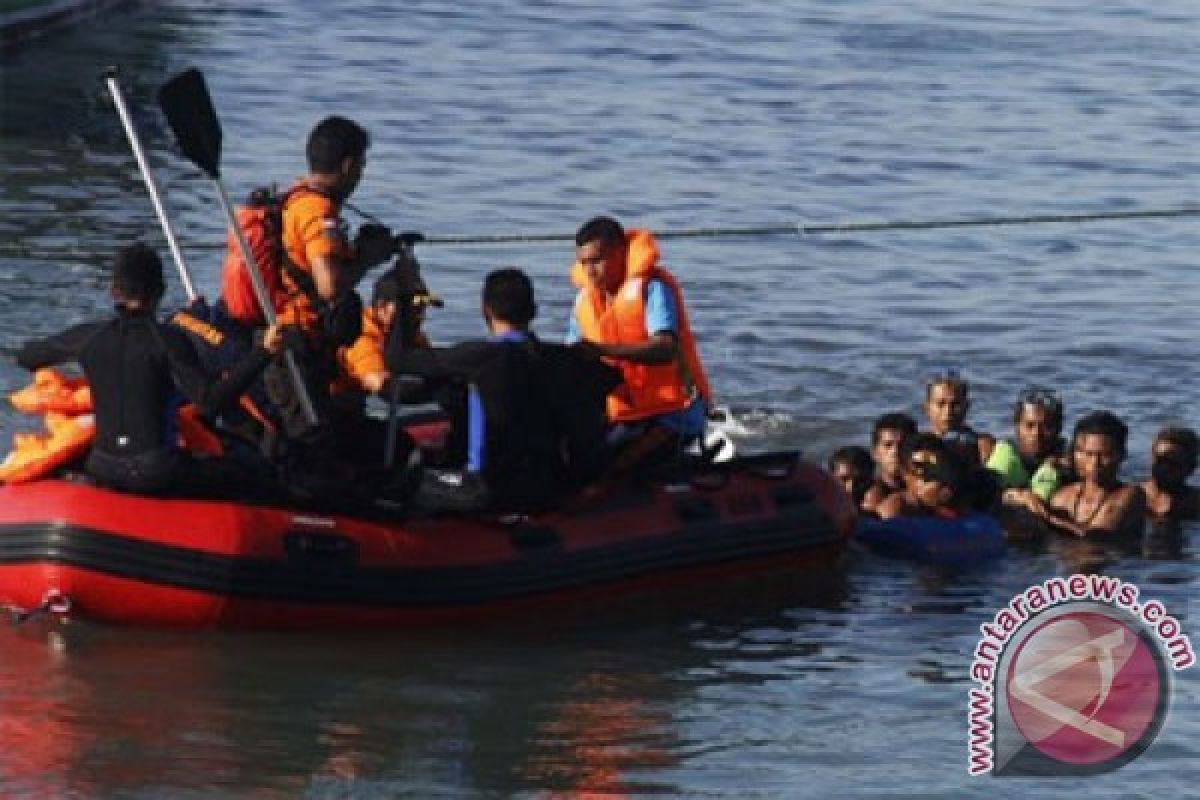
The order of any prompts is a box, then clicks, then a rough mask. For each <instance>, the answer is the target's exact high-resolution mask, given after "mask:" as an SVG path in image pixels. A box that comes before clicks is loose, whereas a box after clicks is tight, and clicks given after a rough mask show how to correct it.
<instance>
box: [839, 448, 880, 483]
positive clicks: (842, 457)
mask: <svg viewBox="0 0 1200 800" xmlns="http://www.w3.org/2000/svg"><path fill="white" fill-rule="evenodd" d="M838 464H845V465H846V466H848V467H856V468H857V469H858V470H859V471H861V472H862V473H863V474H864V475H866V476H867V477H870V476H871V475H872V474H873V473H874V472H875V461H874V459H872V458H871V454H870V453H868V452H867V449H866V448H865V447H859V446H858V445H855V444H849V445H846V446H845V447H839V448H838V449H837V450H834V451H833V455H831V456H830V457H829V471H830V472H832V471H833V468H834V467H835V466H837V465H838Z"/></svg>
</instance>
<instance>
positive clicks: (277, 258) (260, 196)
mask: <svg viewBox="0 0 1200 800" xmlns="http://www.w3.org/2000/svg"><path fill="white" fill-rule="evenodd" d="M287 197H288V194H287V193H285V194H282V195H280V194H277V193H276V192H275V190H274V189H265V188H262V189H255V190H254V191H253V192H251V193H250V196H249V197H248V198H247V199H246V203H245V205H242V206H239V207H238V209H237V222H238V227H240V228H241V229H242V233H243V234H244V235H245V237H246V243H247V244H249V245H250V252H251V253H252V254H253V255H254V260H255V262H256V263H257V264H258V272H259V275H261V276H262V279H263V284H264V285H265V286H266V287H267V295H268V297H270V298H271V303H272V304H273V306H274V309H275V310H278V309H279V308H281V307H282V306H283V304H284V302H286V300H287V294H286V293H285V292H284V289H283V276H282V275H281V270H282V262H283V218H282V213H283V204H284V203H285V202H287ZM221 299H222V300H223V301H224V303H225V310H226V311H227V312H228V313H229V316H231V317H233V318H234V319H236V320H237V321H238V322H240V323H242V324H243V325H246V326H248V327H252V328H254V327H259V326H261V325H264V324H266V323H265V322H264V319H263V312H262V309H261V308H259V306H258V296H257V295H256V294H255V293H254V284H253V283H252V282H251V279H250V274H249V272H247V270H246V260H245V259H244V258H242V248H241V245H240V244H239V243H238V239H237V236H235V235H234V233H233V232H232V231H230V232H229V234H228V235H227V237H226V246H225V261H224V263H223V264H222V265H221Z"/></svg>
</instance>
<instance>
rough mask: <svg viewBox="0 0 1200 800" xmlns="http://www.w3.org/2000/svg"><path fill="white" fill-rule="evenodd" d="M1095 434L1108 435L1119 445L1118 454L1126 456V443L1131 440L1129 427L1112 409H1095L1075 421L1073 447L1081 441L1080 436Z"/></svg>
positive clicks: (1072, 438)
mask: <svg viewBox="0 0 1200 800" xmlns="http://www.w3.org/2000/svg"><path fill="white" fill-rule="evenodd" d="M1087 434H1093V435H1097V436H1107V437H1108V438H1109V439H1112V441H1113V443H1114V444H1115V445H1116V446H1117V454H1118V455H1120V456H1122V457H1124V455H1125V445H1126V443H1127V442H1128V440H1129V428H1128V427H1127V426H1126V425H1125V423H1124V422H1121V419H1120V417H1118V416H1117V415H1116V414H1114V413H1112V412H1111V411H1093V412H1092V413H1090V414H1088V415H1087V416H1085V417H1083V418H1082V419H1080V420H1079V421H1078V422H1076V423H1075V433H1074V434H1073V436H1072V437H1071V444H1072V447H1073V446H1074V444H1075V442H1077V441H1079V437H1080V436H1085V435H1087Z"/></svg>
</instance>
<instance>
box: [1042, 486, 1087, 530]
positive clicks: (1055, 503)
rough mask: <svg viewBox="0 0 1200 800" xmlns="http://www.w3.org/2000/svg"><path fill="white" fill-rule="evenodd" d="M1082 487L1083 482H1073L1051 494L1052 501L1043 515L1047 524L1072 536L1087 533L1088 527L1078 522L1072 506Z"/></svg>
mask: <svg viewBox="0 0 1200 800" xmlns="http://www.w3.org/2000/svg"><path fill="white" fill-rule="evenodd" d="M1080 487H1081V484H1078V483H1073V484H1071V485H1070V486H1064V487H1063V488H1061V489H1059V490H1058V491H1057V492H1055V493H1054V494H1053V495H1052V496H1051V498H1050V502H1049V503H1048V504H1047V505H1046V515H1045V517H1043V519H1044V520H1045V521H1046V524H1047V525H1049V526H1050V527H1052V528H1054V529H1055V530H1059V531H1062V532H1063V533H1069V534H1071V535H1072V536H1086V535H1087V529H1086V528H1084V527H1083V526H1082V525H1080V524H1079V523H1077V522H1076V521H1075V518H1074V517H1073V516H1072V514H1071V508H1072V506H1074V504H1075V498H1076V497H1077V496H1078V494H1079V491H1080Z"/></svg>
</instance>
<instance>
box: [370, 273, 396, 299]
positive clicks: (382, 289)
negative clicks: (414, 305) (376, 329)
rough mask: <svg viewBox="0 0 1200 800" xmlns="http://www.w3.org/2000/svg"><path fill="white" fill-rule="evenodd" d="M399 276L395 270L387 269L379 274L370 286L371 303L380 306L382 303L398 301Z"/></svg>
mask: <svg viewBox="0 0 1200 800" xmlns="http://www.w3.org/2000/svg"><path fill="white" fill-rule="evenodd" d="M400 295H401V290H400V276H398V275H397V274H396V271H395V270H388V271H387V272H385V273H383V274H382V275H380V276H379V278H378V279H377V280H376V281H375V285H374V286H373V287H372V288H371V305H373V306H381V305H383V304H384V303H398V302H400Z"/></svg>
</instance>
